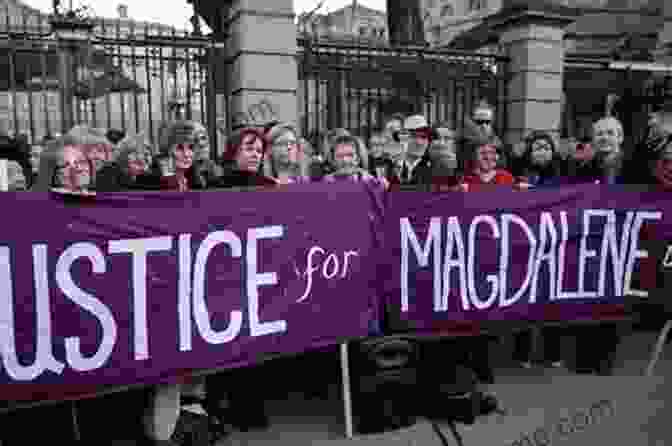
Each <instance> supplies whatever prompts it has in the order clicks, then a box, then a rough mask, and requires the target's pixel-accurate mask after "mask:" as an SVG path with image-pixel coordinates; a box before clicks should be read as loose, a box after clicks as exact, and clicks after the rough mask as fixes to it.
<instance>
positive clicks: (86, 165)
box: [32, 137, 95, 193]
mask: <svg viewBox="0 0 672 446" xmlns="http://www.w3.org/2000/svg"><path fill="white" fill-rule="evenodd" d="M94 176H95V170H94V168H93V165H92V163H91V161H89V159H87V157H86V155H85V154H84V151H83V150H82V149H81V148H80V147H79V146H78V144H77V143H76V141H74V140H73V139H72V138H70V137H64V138H61V139H58V140H56V141H53V142H50V143H49V144H48V145H47V148H46V149H45V150H44V152H42V155H41V156H40V171H39V174H38V178H37V183H36V184H35V186H34V187H33V189H32V190H34V191H38V192H46V191H49V190H54V191H62V192H69V193H73V192H74V193H86V192H88V191H89V190H90V189H91V186H92V184H93V178H94Z"/></svg>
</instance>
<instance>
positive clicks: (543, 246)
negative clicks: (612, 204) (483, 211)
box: [400, 209, 663, 312]
mask: <svg viewBox="0 0 672 446" xmlns="http://www.w3.org/2000/svg"><path fill="white" fill-rule="evenodd" d="M616 215H617V213H616V211H615V210H612V209H587V210H584V211H583V212H582V213H581V217H582V218H581V224H576V225H573V226H572V229H573V231H572V232H571V234H573V235H572V238H571V239H570V226H569V224H568V218H567V212H564V211H563V212H560V213H559V216H557V217H556V218H554V216H553V215H551V213H549V212H542V213H541V214H540V216H539V222H538V223H536V224H535V225H530V224H528V222H526V221H525V220H523V219H522V218H521V217H520V216H518V215H516V214H502V215H501V216H500V218H499V219H497V218H495V217H493V216H491V215H478V216H476V217H475V218H473V219H472V220H471V222H470V223H469V225H468V227H467V228H466V237H465V236H464V233H465V231H464V230H463V226H462V223H461V222H460V220H459V218H458V217H454V216H453V217H449V218H448V219H447V220H444V219H442V218H441V217H432V218H431V219H430V223H429V229H428V230H427V232H426V233H427V238H426V239H425V240H424V243H423V244H422V246H421V243H420V241H419V240H418V235H417V234H416V232H415V230H414V228H413V225H412V224H411V222H410V221H409V219H408V218H401V219H400V232H401V277H400V281H401V310H402V311H405V312H406V311H408V309H409V297H408V290H409V286H411V287H412V286H413V284H412V283H409V277H412V276H411V271H410V252H411V250H412V252H413V254H414V256H415V260H416V262H417V265H418V267H419V268H426V267H428V266H429V261H430V255H431V257H432V260H433V264H432V269H433V300H434V311H435V312H441V311H447V310H448V296H450V295H451V290H452V289H453V288H454V284H453V274H452V273H453V272H456V273H457V288H459V296H460V302H461V307H462V310H465V311H467V310H471V309H472V307H473V308H474V309H476V310H484V309H488V308H490V307H492V306H494V305H498V306H499V307H508V306H511V305H513V304H514V303H516V302H518V301H519V300H520V299H522V298H523V296H524V295H525V294H526V293H527V296H528V301H529V303H535V302H536V301H537V297H538V296H539V295H541V296H542V297H543V296H547V298H548V300H550V301H556V300H567V299H587V298H598V297H602V296H605V295H607V292H606V291H607V284H608V281H607V276H608V271H611V279H612V282H613V289H612V290H611V291H613V294H612V295H613V296H615V297H619V296H623V295H629V296H638V297H647V295H648V293H647V292H646V291H643V290H638V289H634V288H633V287H632V278H633V272H634V271H635V269H636V267H637V263H638V261H639V260H641V259H643V258H646V257H648V252H647V251H645V250H642V249H640V246H639V243H640V241H639V235H640V231H641V229H642V226H643V225H644V224H645V223H646V222H647V221H651V220H661V219H662V218H663V213H662V212H650V211H641V212H640V211H637V212H635V211H629V212H627V213H626V215H625V218H624V221H623V223H622V224H620V225H617V218H616ZM558 220H559V221H558ZM480 226H482V227H484V229H485V231H483V230H481V231H479V227H480ZM514 227H517V228H518V231H522V233H523V234H524V235H525V237H524V239H525V240H526V242H519V241H518V240H516V246H515V248H516V249H517V250H519V249H520V248H521V245H525V244H526V245H527V252H528V253H529V254H528V256H527V259H526V262H523V263H522V265H523V266H525V265H526V274H525V277H524V279H523V281H522V283H521V284H520V285H519V287H518V288H517V289H516V287H515V285H513V286H512V284H510V283H509V282H510V281H511V280H510V278H509V277H508V275H509V271H510V266H511V265H510V263H511V261H512V259H511V257H512V256H511V251H512V249H513V246H512V243H511V239H512V237H511V233H512V230H513V228H514ZM533 227H534V228H535V229H536V230H535V231H533ZM484 232H487V234H488V235H487V236H485V235H483V233H484ZM576 232H579V235H578V236H576V235H574V234H576ZM444 234H445V242H443V240H444ZM490 234H491V237H490V236H489V235H490ZM465 239H466V243H465ZM577 240H578V243H577ZM482 241H485V243H486V244H485V245H481V246H479V244H480V243H481V242H482ZM596 242H599V243H596ZM577 244H578V250H577V251H578V255H577V258H574V257H573V256H568V255H567V252H568V250H569V249H568V248H569V247H570V246H571V247H575V245H577ZM493 245H497V246H496V249H494V250H493V249H492V247H493ZM484 248H485V249H484ZM488 249H490V250H489V251H488ZM481 255H482V256H483V258H482V260H481V261H480V262H479V261H478V260H477V258H478V257H479V256H481ZM491 258H495V259H496V260H497V262H496V263H497V268H496V270H494V271H491V272H489V273H487V274H486V277H485V281H486V282H487V284H488V285H489V289H490V292H489V296H485V297H484V296H479V295H478V293H477V291H476V289H477V283H479V282H480V281H479V280H478V278H477V277H478V273H479V272H478V271H476V266H477V265H480V268H484V266H483V265H484V264H486V265H487V261H489V260H491ZM517 261H518V259H517ZM590 262H594V263H593V265H591V266H595V267H597V268H599V274H597V277H596V282H597V283H588V282H589V281H588V280H586V279H587V276H588V275H587V274H586V271H587V269H588V268H587V267H588V264H589V263H590ZM492 263H494V262H492ZM544 266H545V268H543V267H544ZM570 268H576V270H574V271H571V272H576V273H577V275H576V277H577V283H576V284H575V286H576V289H575V290H574V291H569V290H568V288H567V284H565V281H566V276H567V275H568V274H567V272H568V271H569V269H570ZM481 274H483V273H482V272H481ZM542 274H545V275H546V277H544V279H547V280H541V279H540V276H541V275H542ZM542 287H544V288H543V289H542Z"/></svg>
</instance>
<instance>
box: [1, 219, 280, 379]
mask: <svg viewBox="0 0 672 446" xmlns="http://www.w3.org/2000/svg"><path fill="white" fill-rule="evenodd" d="M284 232H285V230H284V227H283V226H265V227H259V228H251V229H248V231H247V239H246V242H245V243H243V241H242V240H241V239H240V237H238V235H236V234H235V233H234V232H232V231H215V232H211V233H209V234H208V235H207V236H206V237H205V238H204V239H203V240H202V241H201V243H200V244H199V245H198V247H197V249H196V253H195V254H196V255H195V257H194V255H193V254H194V252H193V251H194V249H193V247H192V235H191V234H181V235H179V237H178V239H177V253H176V256H177V257H176V258H177V265H178V266H177V280H178V284H177V294H178V309H177V319H178V326H179V349H180V351H190V350H191V349H192V322H194V321H195V324H196V328H197V331H198V333H199V334H200V336H201V338H202V339H204V340H205V341H206V342H207V343H209V344H215V345H217V344H225V343H228V342H231V341H233V340H234V339H236V337H237V336H238V335H239V334H240V332H241V328H242V325H243V310H242V309H240V308H239V309H234V310H232V311H231V312H230V314H229V323H228V326H227V327H226V328H225V329H222V330H216V329H215V328H213V324H212V321H211V317H210V312H209V310H208V306H207V303H206V295H205V294H206V293H205V282H206V275H207V265H208V258H209V257H210V254H211V253H212V251H213V249H215V248H216V247H218V246H220V245H225V246H227V247H228V252H229V255H230V256H231V257H233V258H236V259H237V258H241V257H243V255H244V262H245V263H244V265H245V267H244V271H245V277H244V287H245V288H244V290H245V291H244V293H245V295H246V297H247V317H248V319H249V332H250V333H249V334H250V336H253V337H254V336H266V335H271V334H274V333H282V332H285V331H287V322H286V321H285V320H275V321H261V320H260V317H259V288H260V287H262V286H272V285H275V284H277V283H278V277H277V274H276V273H275V272H260V271H258V264H259V256H260V252H259V251H260V249H259V248H260V242H261V241H262V240H265V239H276V238H281V237H283V235H284ZM174 242H175V240H174V237H172V236H164V237H151V238H138V239H129V240H111V241H109V242H108V243H107V253H104V252H103V251H102V250H101V249H100V247H99V246H98V245H96V244H93V243H87V242H78V243H73V244H71V245H70V246H68V247H67V248H66V249H65V250H64V251H63V252H62V253H61V254H60V256H59V257H58V261H57V262H56V268H55V274H54V280H55V282H56V285H57V286H58V289H59V290H60V291H61V292H62V293H63V295H64V296H65V297H66V298H67V299H69V300H70V301H71V302H72V303H74V304H75V305H76V306H77V307H78V309H81V310H82V311H84V312H86V313H89V314H90V315H91V316H93V317H94V318H96V320H97V322H98V323H99V324H100V327H101V330H102V336H101V339H100V342H99V344H98V346H97V349H96V351H95V353H94V354H92V355H89V356H85V355H84V354H83V353H82V349H81V348H80V347H81V339H80V337H77V336H72V337H68V338H65V361H66V362H67V364H68V365H69V366H70V367H71V368H72V369H73V370H75V371H79V372H85V371H90V370H95V369H98V368H100V367H102V366H103V365H104V364H105V363H106V362H107V361H108V360H109V358H110V356H111V354H112V352H113V350H114V347H115V344H116V342H117V338H118V327H117V323H116V321H115V318H114V316H113V313H112V311H111V310H110V308H109V306H108V305H106V304H105V303H104V302H103V300H101V299H100V298H98V297H96V296H94V295H92V294H91V293H90V292H87V291H86V290H83V289H81V288H80V286H79V285H78V284H77V283H75V281H74V280H73V277H72V273H71V268H72V266H73V264H74V263H75V262H79V261H87V262H88V263H90V265H91V271H92V274H94V275H102V274H105V272H107V270H108V261H107V258H106V254H107V255H112V256H114V255H130V256H131V258H132V271H131V275H130V277H131V283H132V285H131V286H132V299H130V300H131V301H132V309H131V312H132V315H133V322H132V330H133V335H132V337H133V343H134V346H133V352H134V359H135V360H139V361H142V360H147V359H149V358H150V351H149V330H148V317H147V301H148V300H149V299H148V296H147V294H148V293H147V288H148V287H147V279H148V274H147V269H148V268H147V266H148V263H149V262H150V257H151V254H155V253H160V252H168V253H170V252H172V250H173V246H174ZM243 248H245V251H243ZM267 255H271V253H270V252H267ZM32 259H33V284H34V289H35V308H36V325H37V326H36V328H35V330H31V331H32V332H33V333H35V336H36V338H37V339H36V342H35V345H36V347H35V359H34V361H33V363H32V364H29V365H26V364H22V363H20V361H19V360H18V358H17V351H16V345H15V341H16V333H17V327H15V321H14V308H15V305H17V304H16V303H15V302H14V285H13V283H12V277H13V275H12V262H11V252H10V249H9V248H8V247H0V347H1V350H0V353H1V354H2V364H3V366H4V368H5V370H6V372H7V374H8V375H9V376H10V377H11V378H12V379H14V380H17V381H30V380H34V379H35V378H37V377H38V376H40V375H41V374H42V373H43V372H45V371H46V370H49V371H51V372H53V373H57V374H61V373H62V372H63V369H64V367H65V364H64V363H63V362H62V361H59V360H58V359H56V357H55V355H54V345H53V344H54V340H53V336H52V322H53V318H54V315H53V314H52V312H51V296H50V294H51V293H50V288H51V289H52V290H53V289H54V288H53V287H52V286H51V284H50V277H49V273H48V271H49V270H48V246H47V245H46V244H34V245H32ZM241 291H242V290H241ZM160 297H162V298H164V299H165V296H160ZM26 298H27V296H20V299H22V300H25V299H26ZM233 301H236V300H235V299H234V300H233ZM18 304H19V305H21V303H18ZM18 329H19V330H18V331H26V327H18Z"/></svg>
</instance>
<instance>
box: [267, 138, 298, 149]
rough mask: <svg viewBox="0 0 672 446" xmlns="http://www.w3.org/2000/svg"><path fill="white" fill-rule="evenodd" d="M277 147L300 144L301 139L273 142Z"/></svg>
mask: <svg viewBox="0 0 672 446" xmlns="http://www.w3.org/2000/svg"><path fill="white" fill-rule="evenodd" d="M273 145H274V146H276V147H289V146H298V145H299V141H297V140H295V139H281V140H278V141H275V142H274V143H273Z"/></svg>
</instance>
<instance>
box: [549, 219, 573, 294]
mask: <svg viewBox="0 0 672 446" xmlns="http://www.w3.org/2000/svg"><path fill="white" fill-rule="evenodd" d="M567 243H569V224H568V223H567V212H564V211H563V212H560V245H559V246H558V283H557V288H556V289H557V292H556V293H555V298H556V299H557V300H566V299H576V298H578V297H579V293H578V292H577V291H565V290H563V288H562V285H563V283H564V282H565V258H566V255H567Z"/></svg>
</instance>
